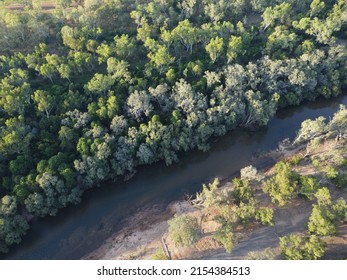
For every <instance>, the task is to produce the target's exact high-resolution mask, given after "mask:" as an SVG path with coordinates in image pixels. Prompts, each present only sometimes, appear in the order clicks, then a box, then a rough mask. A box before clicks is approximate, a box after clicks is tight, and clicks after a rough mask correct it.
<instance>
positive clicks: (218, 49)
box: [205, 37, 224, 63]
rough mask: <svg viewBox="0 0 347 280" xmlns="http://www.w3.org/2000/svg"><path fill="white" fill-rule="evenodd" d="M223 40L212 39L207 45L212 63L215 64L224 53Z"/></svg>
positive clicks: (218, 38)
mask: <svg viewBox="0 0 347 280" xmlns="http://www.w3.org/2000/svg"><path fill="white" fill-rule="evenodd" d="M223 42H224V40H223V38H220V37H216V38H212V39H211V41H210V42H209V43H208V45H206V48H205V49H206V51H207V53H208V54H209V56H210V58H211V60H212V63H215V62H216V60H217V58H218V56H220V54H221V53H222V52H223Z"/></svg>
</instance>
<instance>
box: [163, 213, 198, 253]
mask: <svg viewBox="0 0 347 280" xmlns="http://www.w3.org/2000/svg"><path fill="white" fill-rule="evenodd" d="M168 224H169V236H170V238H171V239H172V240H173V241H174V242H175V244H176V246H190V245H192V244H193V243H195V242H196V241H198V240H199V238H200V227H199V224H198V221H197V219H196V218H194V217H191V216H189V215H177V214H176V215H175V216H174V217H173V218H172V219H170V220H169V221H168Z"/></svg>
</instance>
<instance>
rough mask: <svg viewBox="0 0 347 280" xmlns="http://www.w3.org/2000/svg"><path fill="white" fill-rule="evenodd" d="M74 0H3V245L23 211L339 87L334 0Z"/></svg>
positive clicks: (339, 31)
mask: <svg viewBox="0 0 347 280" xmlns="http://www.w3.org/2000/svg"><path fill="white" fill-rule="evenodd" d="M6 3H8V2H6ZM77 4H78V5H77V6H71V1H69V0H59V1H56V6H55V7H54V8H53V9H51V10H48V11H45V12H43V11H42V10H41V8H40V5H39V4H35V5H34V6H35V7H34V8H31V7H28V8H27V9H24V10H10V9H8V7H7V6H6V4H4V5H5V6H2V7H1V12H0V135H1V137H0V198H1V199H2V200H1V201H2V203H3V204H4V205H5V204H6V203H9V202H8V201H12V202H11V205H14V206H13V207H12V208H11V209H12V210H11V211H10V212H8V210H6V209H5V208H6V207H1V208H0V221H1V222H0V251H6V250H7V248H8V246H9V245H11V244H12V243H17V242H19V240H20V238H21V236H22V235H23V234H24V233H25V231H26V230H27V228H28V225H27V220H26V218H24V217H29V216H31V215H34V216H45V215H55V214H56V213H57V211H58V209H59V208H62V207H65V206H66V205H67V204H68V203H78V202H79V200H80V196H81V194H82V193H83V192H84V191H85V190H86V189H87V188H89V187H91V186H93V185H96V184H99V183H100V182H102V181H104V180H107V179H113V178H114V177H115V176H117V175H124V174H129V173H133V172H134V171H135V169H136V167H137V166H139V165H142V164H151V163H153V162H156V161H159V160H163V161H164V162H165V163H166V164H168V165H169V164H172V163H173V162H175V161H177V160H178V154H179V152H180V151H187V150H189V149H194V148H198V149H200V150H207V149H208V147H209V145H208V140H209V139H210V138H211V137H212V136H221V135H224V134H225V133H226V132H227V131H228V130H230V129H233V128H235V127H237V126H243V127H250V126H252V127H254V126H259V125H266V124H267V122H268V121H269V120H270V119H271V117H272V116H273V115H274V114H275V112H276V110H277V108H279V107H284V106H288V105H296V104H299V103H300V102H302V101H304V100H314V99H315V98H317V97H318V96H324V97H327V98H328V97H331V96H336V95H338V94H339V93H341V92H342V90H343V89H344V88H346V86H347V85H346V81H347V79H346V76H347V73H346V59H345V58H346V49H345V47H344V46H343V44H341V43H340V42H341V41H342V42H343V40H344V39H346V17H347V16H346V15H347V8H346V7H347V6H346V4H345V1H344V0H336V1H324V2H323V1H317V0H313V1H309V0H307V1H297V0H291V1H279V0H278V1H263V0H240V1H218V0H204V1H195V0H152V1H143V0H130V1H121V0H117V1H114V0H105V1H87V0H86V1H77ZM24 5H25V4H24ZM336 118H340V119H341V118H342V119H343V116H342V115H338V116H336ZM315 125H319V123H315ZM331 125H332V126H335V127H336V128H337V129H340V130H341V127H345V124H343V123H341V122H339V123H338V124H334V123H332V124H331ZM311 128H312V129H314V127H311ZM312 129H311V131H309V130H307V131H306V132H305V133H304V134H303V136H302V138H305V137H309V136H310V135H311V134H312V133H313V132H312ZM269 189H270V188H269ZM245 190H247V189H242V188H241V189H240V195H241V193H242V192H244V191H245ZM246 193H247V192H246ZM239 199H240V201H242V199H243V198H242V195H241V196H240V198H239ZM6 201H7V202H6ZM6 205H7V204H6ZM28 214H30V215H28ZM265 214H266V213H263V215H265ZM259 215H260V214H259ZM265 216H266V215H265Z"/></svg>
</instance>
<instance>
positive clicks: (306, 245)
mask: <svg viewBox="0 0 347 280" xmlns="http://www.w3.org/2000/svg"><path fill="white" fill-rule="evenodd" d="M280 248H281V254H282V256H283V257H284V258H285V259H287V260H317V259H319V258H321V257H322V256H323V255H324V252H325V248H326V243H325V242H324V241H322V240H321V239H320V238H318V237H317V236H315V235H310V236H304V237H303V236H300V235H299V234H291V235H289V236H283V237H280Z"/></svg>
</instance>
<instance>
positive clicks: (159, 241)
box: [83, 141, 347, 260]
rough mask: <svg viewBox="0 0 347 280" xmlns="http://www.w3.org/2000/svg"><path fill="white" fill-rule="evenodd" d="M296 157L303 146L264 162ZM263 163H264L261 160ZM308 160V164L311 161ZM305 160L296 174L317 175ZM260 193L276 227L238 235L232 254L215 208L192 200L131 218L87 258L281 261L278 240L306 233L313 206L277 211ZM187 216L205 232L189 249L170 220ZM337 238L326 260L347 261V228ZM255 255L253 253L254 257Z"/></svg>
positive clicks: (270, 155)
mask: <svg viewBox="0 0 347 280" xmlns="http://www.w3.org/2000/svg"><path fill="white" fill-rule="evenodd" d="M331 145H334V142H333V141H331V142H329V143H327V144H326V145H325V146H324V148H322V149H320V150H319V152H318V153H322V152H324V151H327V150H329V149H331ZM296 153H304V151H303V150H301V149H300V148H298V149H296V150H291V151H289V150H286V149H284V148H283V147H281V146H279V149H277V150H276V151H272V152H270V153H268V154H266V155H265V156H263V157H262V158H263V159H265V161H268V162H269V158H270V159H272V161H273V162H275V161H278V160H279V159H285V158H288V157H291V156H292V155H294V154H296ZM258 161H259V159H258ZM307 162H308V161H307ZM307 162H306V161H305V160H304V161H303V162H302V163H301V164H300V165H299V167H297V171H298V172H299V173H301V174H306V175H309V174H313V173H314V172H315V170H314V168H313V167H312V165H309V164H307ZM265 171H266V173H265V174H266V175H270V174H271V173H273V171H274V170H273V168H268V169H267V170H265ZM223 188H232V184H231V183H225V185H224V186H223ZM330 191H331V194H332V197H333V199H337V198H338V197H344V198H345V199H347V192H346V191H341V190H337V189H336V188H331V189H330ZM255 195H256V197H257V199H258V200H259V201H260V204H261V205H263V206H265V205H266V206H270V207H272V208H273V209H274V226H261V225H252V226H250V227H249V228H245V229H243V230H242V231H241V232H240V233H239V241H238V243H237V245H236V246H235V247H234V249H233V252H232V254H228V253H226V252H225V250H224V248H223V247H222V246H221V245H220V244H219V243H218V242H217V241H215V240H214V239H213V232H214V231H215V230H216V229H217V227H218V224H217V223H216V222H214V221H213V220H212V217H213V209H212V210H209V213H205V212H204V211H203V210H199V209H196V208H195V207H194V206H192V205H191V203H190V202H188V201H177V202H174V203H172V204H170V205H169V206H168V207H167V209H166V211H165V212H164V213H163V212H161V213H157V212H155V211H152V210H148V211H144V212H141V213H137V214H136V215H134V216H133V217H131V218H130V219H129V220H128V222H127V225H126V226H125V227H124V228H123V229H122V230H121V231H119V232H116V233H115V234H114V235H113V236H112V237H111V238H109V239H108V240H106V241H105V243H104V245H103V246H101V247H100V248H99V249H97V250H95V251H94V252H92V253H90V254H88V255H86V256H85V257H84V258H83V259H116V260H120V259H151V258H153V255H154V254H155V253H156V252H157V251H158V249H159V248H162V250H163V251H164V252H165V255H166V256H167V257H168V258H170V259H205V260H206V259H247V258H260V259H264V258H273V259H280V250H279V237H281V236H283V235H287V234H290V233H294V232H304V231H305V230H306V225H307V222H308V218H309V216H310V213H311V210H312V202H311V201H305V200H302V199H295V200H293V201H292V202H291V203H289V204H288V205H286V206H285V207H281V208H279V207H277V206H276V205H274V204H272V203H271V201H270V199H269V197H268V196H267V195H266V194H264V193H263V192H262V191H261V190H260V189H255ZM176 213H177V214H180V213H185V214H189V215H192V216H195V217H197V218H198V221H200V222H201V229H202V232H203V235H202V238H201V239H200V240H199V241H198V242H197V243H196V244H194V245H192V246H190V247H183V248H182V247H181V248H177V247H176V246H175V244H174V243H173V242H172V241H171V240H170V238H169V237H168V224H167V220H169V219H170V218H171V217H173V215H174V214H176ZM337 231H338V235H337V236H335V237H326V238H325V239H324V240H325V241H326V242H327V244H328V247H327V251H326V254H325V256H324V258H325V259H340V258H346V257H347V224H341V225H338V226H337ZM250 252H252V253H250Z"/></svg>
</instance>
